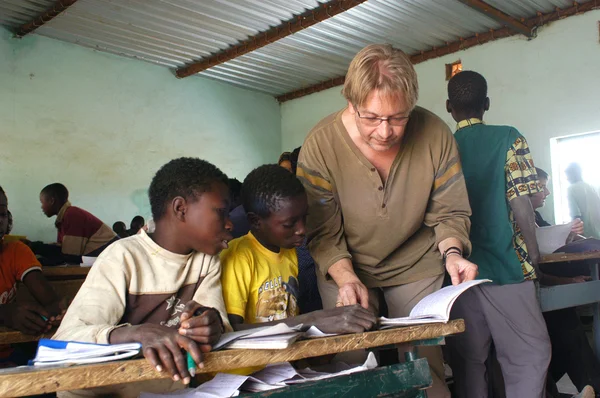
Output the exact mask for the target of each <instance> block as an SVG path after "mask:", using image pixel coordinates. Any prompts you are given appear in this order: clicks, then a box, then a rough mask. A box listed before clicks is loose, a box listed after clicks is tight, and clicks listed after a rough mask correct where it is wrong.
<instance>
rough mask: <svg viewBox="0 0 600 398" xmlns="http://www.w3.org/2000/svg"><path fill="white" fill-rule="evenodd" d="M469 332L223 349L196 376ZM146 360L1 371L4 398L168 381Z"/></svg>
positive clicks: (425, 330)
mask: <svg viewBox="0 0 600 398" xmlns="http://www.w3.org/2000/svg"><path fill="white" fill-rule="evenodd" d="M464 330H465V324H464V322H463V321H462V320H455V321H451V322H449V323H447V324H440V323H436V324H429V325H419V326H411V327H406V328H399V329H388V330H381V331H375V332H366V333H358V334H349V335H342V336H333V337H327V338H322V339H315V340H304V341H300V342H297V343H295V344H293V345H292V346H291V347H289V348H287V349H285V350H224V351H217V352H211V353H208V354H205V362H204V365H205V366H204V368H202V369H198V370H197V373H207V372H220V371H226V370H231V369H237V368H244V367H248V366H260V365H267V364H269V363H277V362H285V361H295V360H299V359H303V358H309V357H317V356H321V355H328V354H335V353H339V352H345V351H352V350H357V349H366V348H373V347H380V346H385V345H389V344H401V343H410V342H414V341H418V340H427V339H434V338H438V337H442V336H448V335H451V334H456V333H461V332H463V331H464ZM168 377H169V376H168V375H167V374H166V373H165V372H163V373H158V372H157V371H156V370H155V369H154V368H153V367H152V366H150V364H149V363H148V362H147V361H146V360H145V359H135V360H129V361H117V362H107V363H103V364H95V365H79V366H72V367H62V368H53V369H48V368H41V369H40V368H37V369H36V368H14V369H6V370H3V371H2V372H0V393H1V394H2V396H10V397H17V396H27V395H34V394H45V393H51V392H55V391H66V390H75V389H82V388H93V387H101V386H108V385H113V384H119V383H127V382H133V381H144V380H155V379H164V378H168Z"/></svg>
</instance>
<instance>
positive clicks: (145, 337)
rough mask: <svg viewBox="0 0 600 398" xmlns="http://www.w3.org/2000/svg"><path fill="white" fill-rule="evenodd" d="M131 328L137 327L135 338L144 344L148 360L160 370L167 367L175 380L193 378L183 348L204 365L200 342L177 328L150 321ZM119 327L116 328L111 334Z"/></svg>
mask: <svg viewBox="0 0 600 398" xmlns="http://www.w3.org/2000/svg"><path fill="white" fill-rule="evenodd" d="M131 328H132V329H134V328H135V331H134V333H135V337H134V339H133V340H134V341H139V342H140V343H141V344H142V352H143V354H144V357H146V359H147V360H148V362H150V364H151V365H152V366H154V367H155V368H156V370H157V371H159V372H162V371H163V370H164V369H166V371H167V372H168V373H169V374H170V375H171V377H172V378H173V380H174V381H179V380H182V381H183V383H184V384H189V382H190V380H191V377H190V373H189V370H188V366H187V358H186V356H185V354H184V353H182V352H181V349H184V350H185V351H187V352H188V353H189V354H190V355H191V356H192V358H194V362H196V363H197V364H198V366H199V367H203V366H204V364H203V363H202V352H201V351H200V347H198V344H196V342H195V341H193V340H192V339H189V338H187V337H184V336H181V335H180V334H179V333H177V330H175V329H172V328H168V327H166V326H161V325H154V324H149V323H147V324H143V325H137V326H131ZM119 329H121V328H119ZM119 329H115V330H114V331H113V333H111V336H112V334H114V332H116V331H118V330H119ZM123 329H125V328H123Z"/></svg>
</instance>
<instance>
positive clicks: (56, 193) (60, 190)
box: [40, 182, 69, 217]
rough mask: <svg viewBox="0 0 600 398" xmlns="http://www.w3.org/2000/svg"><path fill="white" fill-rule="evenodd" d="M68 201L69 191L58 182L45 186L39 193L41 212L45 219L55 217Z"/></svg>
mask: <svg viewBox="0 0 600 398" xmlns="http://www.w3.org/2000/svg"><path fill="white" fill-rule="evenodd" d="M68 200H69V190H68V189H67V187H65V186H64V185H63V184H60V183H58V182H55V183H54V184H50V185H47V186H45V187H44V189H42V192H40V202H41V203H42V211H43V212H44V214H45V215H46V216H47V217H52V216H55V215H57V214H58V212H59V211H60V209H61V208H62V207H63V206H64V204H65V203H67V201H68Z"/></svg>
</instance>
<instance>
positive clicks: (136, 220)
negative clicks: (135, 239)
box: [127, 216, 146, 236]
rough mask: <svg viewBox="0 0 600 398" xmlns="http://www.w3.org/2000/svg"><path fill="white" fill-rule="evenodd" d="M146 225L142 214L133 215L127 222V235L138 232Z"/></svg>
mask: <svg viewBox="0 0 600 398" xmlns="http://www.w3.org/2000/svg"><path fill="white" fill-rule="evenodd" d="M145 225H146V220H144V217H142V216H135V217H133V218H132V219H131V223H130V224H129V231H127V233H128V234H129V236H132V235H136V234H138V233H139V232H140V229H142V228H144V226H145Z"/></svg>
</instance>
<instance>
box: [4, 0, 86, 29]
mask: <svg viewBox="0 0 600 398" xmlns="http://www.w3.org/2000/svg"><path fill="white" fill-rule="evenodd" d="M76 2H77V0H58V1H57V2H56V3H54V5H52V7H50V8H48V9H47V10H46V11H44V12H43V13H42V14H40V15H39V16H37V17H35V18H34V19H33V20H32V21H30V22H27V23H25V24H23V25H21V26H19V27H18V28H17V29H16V30H15V36H16V37H19V38H21V37H23V36H25V35H26V34H29V33H31V32H33V31H34V30H36V29H37V28H39V27H40V26H42V25H44V24H46V23H48V22H49V21H51V20H52V19H54V18H56V17H57V16H58V15H60V14H61V13H62V12H63V11H65V10H66V9H67V8H69V7H71V6H72V5H73V4H75V3H76Z"/></svg>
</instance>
